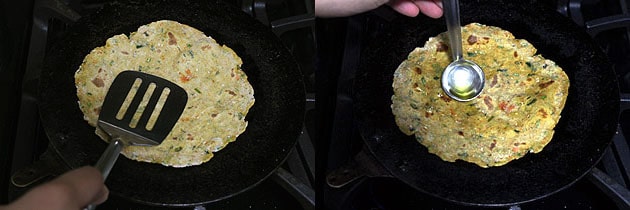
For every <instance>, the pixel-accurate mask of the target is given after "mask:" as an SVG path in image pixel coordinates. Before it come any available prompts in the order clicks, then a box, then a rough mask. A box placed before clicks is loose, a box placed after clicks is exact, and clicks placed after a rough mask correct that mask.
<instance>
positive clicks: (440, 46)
mask: <svg viewBox="0 0 630 210" xmlns="http://www.w3.org/2000/svg"><path fill="white" fill-rule="evenodd" d="M435 50H437V51H438V52H446V51H447V50H448V45H446V44H444V42H439V43H438V45H437V48H436V49H435Z"/></svg>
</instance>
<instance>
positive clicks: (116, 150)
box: [95, 138, 123, 181]
mask: <svg viewBox="0 0 630 210" xmlns="http://www.w3.org/2000/svg"><path fill="white" fill-rule="evenodd" d="M122 148H123V143H122V141H120V139H119V138H114V139H112V140H111V141H110V142H109V146H107V149H105V152H103V154H102V155H101V158H99V159H98V161H97V162H96V165H95V167H96V168H97V169H98V170H99V171H101V174H102V175H103V181H104V180H106V179H107V176H108V175H109V172H110V171H111V170H112V167H114V163H116V160H117V159H118V155H119V154H120V150H122Z"/></svg>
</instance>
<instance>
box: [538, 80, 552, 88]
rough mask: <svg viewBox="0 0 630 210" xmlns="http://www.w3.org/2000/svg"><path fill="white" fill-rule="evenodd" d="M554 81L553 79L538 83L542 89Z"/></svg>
mask: <svg viewBox="0 0 630 210" xmlns="http://www.w3.org/2000/svg"><path fill="white" fill-rule="evenodd" d="M553 82H554V81H553V80H551V81H549V82H544V83H540V84H539V85H538V87H540V89H543V88H546V87H549V85H551V84H553Z"/></svg>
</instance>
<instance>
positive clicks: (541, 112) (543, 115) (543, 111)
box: [538, 109, 548, 118]
mask: <svg viewBox="0 0 630 210" xmlns="http://www.w3.org/2000/svg"><path fill="white" fill-rule="evenodd" d="M538 112H540V114H542V117H543V118H547V115H548V114H547V112H546V111H545V110H544V109H539V110H538Z"/></svg>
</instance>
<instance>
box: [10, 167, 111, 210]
mask: <svg viewBox="0 0 630 210" xmlns="http://www.w3.org/2000/svg"><path fill="white" fill-rule="evenodd" d="M108 194H109V190H107V187H105V184H103V176H101V172H99V171H98V170H97V169H96V168H94V167H91V166H86V167H82V168H79V169H75V170H72V171H69V172H67V173H65V174H63V175H61V176H60V177H57V178H56V179H54V180H52V181H50V182H48V183H45V184H43V185H41V186H37V187H35V188H33V189H32V190H30V191H29V192H27V193H26V194H24V195H23V196H22V197H20V198H19V199H18V200H16V201H14V202H13V203H11V204H9V205H8V206H0V210H14V209H15V210H18V209H49V210H68V209H83V208H85V207H86V206H87V205H89V204H100V203H103V202H105V200H107V196H108Z"/></svg>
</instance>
